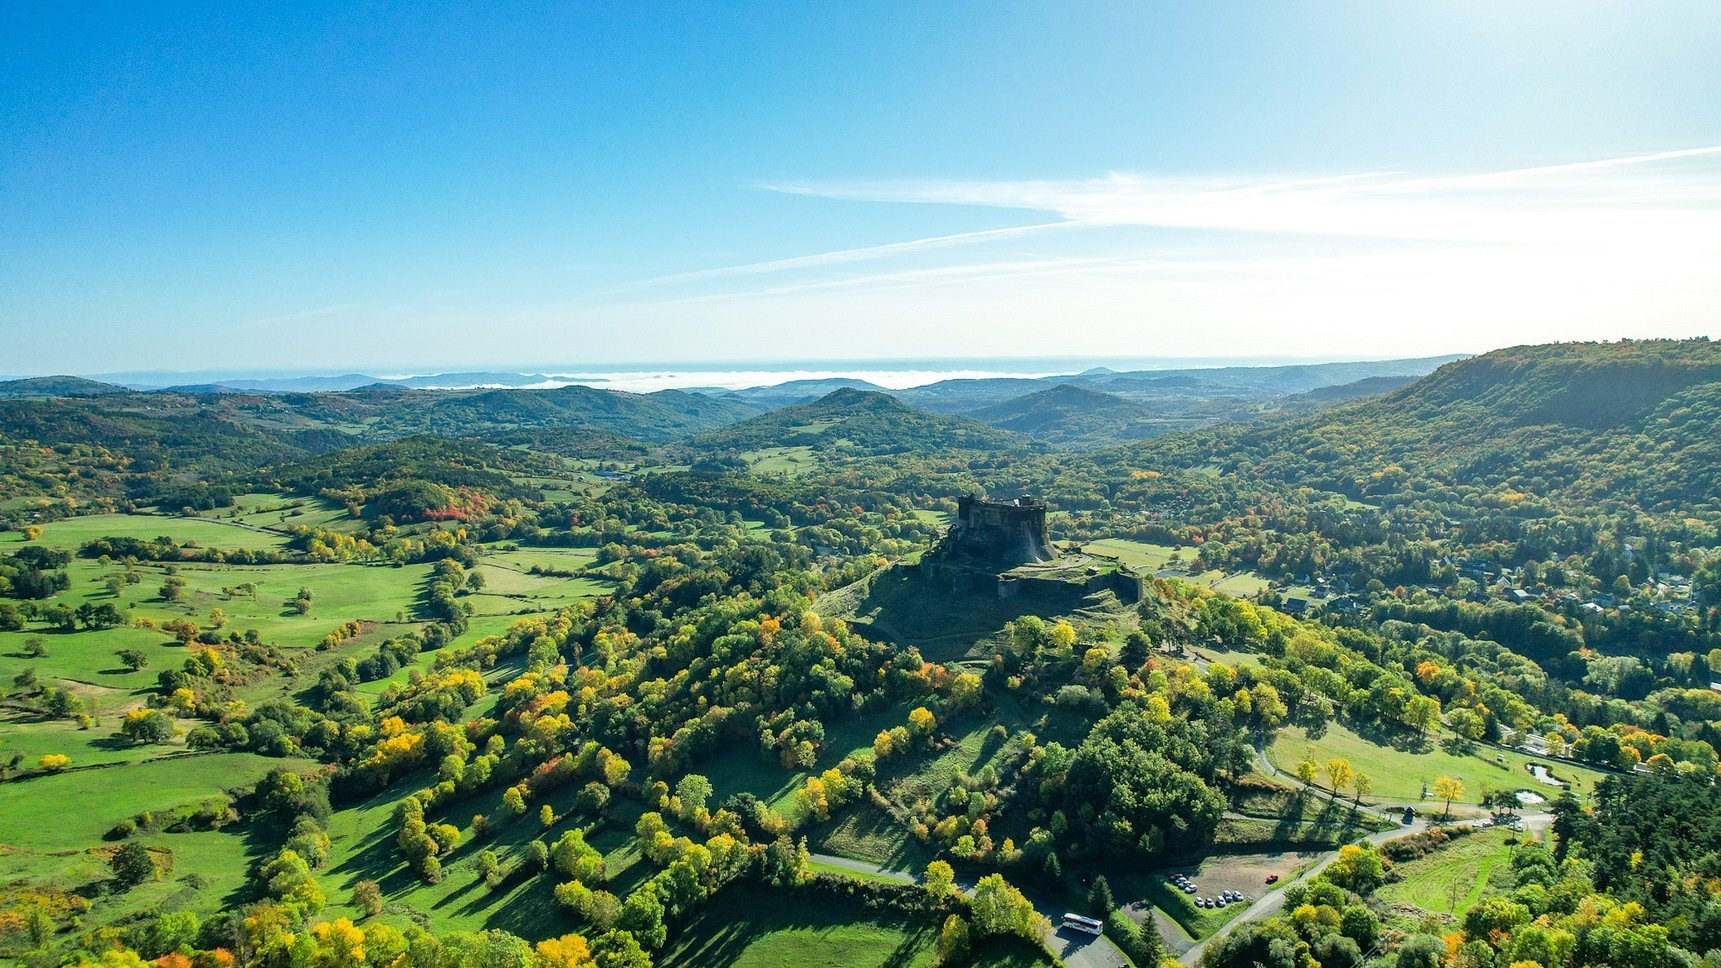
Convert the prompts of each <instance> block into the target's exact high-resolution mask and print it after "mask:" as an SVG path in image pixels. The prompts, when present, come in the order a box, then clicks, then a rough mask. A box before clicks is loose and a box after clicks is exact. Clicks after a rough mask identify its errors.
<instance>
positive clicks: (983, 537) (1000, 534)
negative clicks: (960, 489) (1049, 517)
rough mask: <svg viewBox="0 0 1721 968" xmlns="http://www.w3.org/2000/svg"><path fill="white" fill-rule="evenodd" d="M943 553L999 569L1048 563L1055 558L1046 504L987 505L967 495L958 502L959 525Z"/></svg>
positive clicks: (1023, 501) (952, 530)
mask: <svg viewBox="0 0 1721 968" xmlns="http://www.w3.org/2000/svg"><path fill="white" fill-rule="evenodd" d="M943 550H944V551H945V552H946V553H947V554H949V553H954V554H956V555H960V556H963V557H967V558H974V559H979V560H982V561H987V562H993V563H997V564H1000V565H1020V564H1028V563H1032V562H1040V561H1045V560H1047V559H1048V558H1051V557H1053V554H1052V550H1051V542H1050V541H1049V540H1047V538H1046V502H1044V501H1039V500H1035V499H1034V498H1028V497H1021V498H1017V499H1016V500H1014V501H988V500H985V499H983V498H979V497H976V496H974V495H972V494H965V495H963V496H962V497H960V498H957V500H956V523H955V524H953V525H951V527H950V531H949V532H948V533H947V534H945V536H944V548H943Z"/></svg>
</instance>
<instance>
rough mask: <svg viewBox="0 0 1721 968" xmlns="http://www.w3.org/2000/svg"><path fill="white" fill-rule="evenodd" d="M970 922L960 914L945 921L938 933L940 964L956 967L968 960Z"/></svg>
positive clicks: (953, 915)
mask: <svg viewBox="0 0 1721 968" xmlns="http://www.w3.org/2000/svg"><path fill="white" fill-rule="evenodd" d="M968 951H969V940H968V922H967V921H964V920H962V916H961V915H959V914H952V915H950V916H949V917H947V918H945V919H944V927H943V928H942V929H940V930H939V932H938V963H939V964H941V965H956V964H961V963H962V962H964V961H967V960H968Z"/></svg>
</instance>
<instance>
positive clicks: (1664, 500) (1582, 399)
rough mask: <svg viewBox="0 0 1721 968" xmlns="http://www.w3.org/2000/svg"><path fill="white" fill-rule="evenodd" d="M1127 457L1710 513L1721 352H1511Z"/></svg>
mask: <svg viewBox="0 0 1721 968" xmlns="http://www.w3.org/2000/svg"><path fill="white" fill-rule="evenodd" d="M1136 453H1137V456H1139V458H1140V459H1142V460H1147V461H1156V462H1160V463H1164V464H1169V465H1172V466H1185V467H1199V466H1210V467H1217V468H1218V469H1219V470H1221V471H1224V472H1229V473H1236V474H1239V475H1242V476H1245V477H1255V478H1260V479H1266V480H1274V481H1279V482H1282V483H1287V484H1290V483H1296V484H1306V485H1308V486H1312V487H1316V488H1321V489H1325V490H1332V491H1337V492H1340V493H1344V494H1348V495H1351V496H1353V497H1357V498H1361V499H1365V500H1374V499H1380V498H1384V497H1389V496H1390V497H1392V498H1393V499H1394V500H1406V501H1407V500H1415V499H1416V498H1417V495H1419V494H1430V493H1435V492H1442V493H1446V494H1450V493H1453V492H1454V491H1455V490H1457V489H1466V490H1469V491H1473V492H1474V493H1475V494H1476V495H1477V496H1478V498H1479V499H1488V500H1497V501H1504V502H1524V501H1529V500H1535V499H1546V500H1549V501H1553V502H1556V503H1566V504H1581V505H1586V506H1596V505H1625V504H1636V505H1638V506H1640V507H1642V508H1644V509H1646V510H1656V511H1669V510H1680V509H1684V510H1688V511H1692V512H1697V511H1704V512H1709V513H1714V512H1718V511H1721V470H1718V468H1721V344H1717V343H1713V342H1710V341H1709V340H1706V339H1700V340H1678V341H1676V340H1651V341H1630V342H1620V343H1561V344H1551V345H1544V346H1521V347H1514V348H1511V349H1504V350H1498V351H1496V352H1492V353H1488V354H1486V355H1483V356H1478V357H1474V358H1471V359H1467V360H1462V361H1459V362H1455V363H1449V364H1447V365H1445V366H1443V367H1441V368H1440V369H1439V370H1437V371H1436V372H1434V373H1433V374H1431V375H1430V376H1427V377H1424V378H1423V379H1421V380H1418V381H1416V382H1415V383H1412V384H1410V385H1409V386H1406V387H1404V388H1402V389H1399V390H1396V391H1393V392H1391V393H1388V394H1386V395H1384V396H1378V397H1371V398H1369V399H1366V400H1362V401H1359V402H1356V403H1352V404H1347V405H1345V406H1340V407H1335V408H1332V409H1329V410H1325V411H1322V412H1320V413H1318V414H1315V415H1313V416H1309V417H1304V418H1300V419H1294V420H1290V421H1285V422H1282V423H1272V424H1267V423H1255V424H1232V425H1222V426H1217V427H1212V428H1208V429H1205V430H1202V431H1199V432H1195V433H1190V434H1182V435H1178V436H1176V437H1174V438H1164V439H1161V440H1155V441H1152V442H1150V443H1148V444H1144V445H1139V450H1138V451H1137V452H1136Z"/></svg>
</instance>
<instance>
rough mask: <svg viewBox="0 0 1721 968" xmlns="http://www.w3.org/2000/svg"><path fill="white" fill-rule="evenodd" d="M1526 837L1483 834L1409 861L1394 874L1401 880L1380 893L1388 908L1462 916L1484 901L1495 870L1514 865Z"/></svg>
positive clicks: (1398, 867)
mask: <svg viewBox="0 0 1721 968" xmlns="http://www.w3.org/2000/svg"><path fill="white" fill-rule="evenodd" d="M1523 839H1524V838H1523V835H1522V834H1517V835H1514V834H1512V833H1511V832H1509V831H1503V830H1484V831H1482V832H1480V833H1476V834H1472V835H1470V836H1468V837H1460V838H1458V839H1457V840H1454V841H1451V842H1449V843H1447V844H1446V845H1445V846H1443V847H1441V848H1440V849H1439V850H1436V851H1434V852H1432V853H1430V854H1428V855H1427V856H1425V857H1418V858H1417V859H1416V860H1412V861H1406V862H1404V863H1402V864H1399V865H1397V866H1396V867H1395V868H1394V870H1395V871H1396V872H1397V874H1398V877H1399V879H1398V880H1396V881H1394V882H1393V883H1391V884H1388V885H1386V886H1385V887H1382V888H1381V889H1380V899H1381V900H1382V901H1385V902H1387V903H1389V904H1414V905H1416V906H1417V907H1419V908H1422V909H1423V910H1424V911H1431V912H1433V913H1435V914H1457V915H1462V914H1463V913H1464V912H1465V911H1468V910H1469V909H1470V908H1471V907H1472V906H1474V905H1475V903H1476V902H1477V901H1478V900H1480V899H1481V897H1482V889H1483V888H1484V887H1486V886H1487V885H1488V879H1489V877H1490V876H1491V875H1492V874H1493V872H1494V871H1495V870H1500V871H1505V870H1507V869H1508V866H1509V865H1510V863H1511V857H1512V849H1513V844H1511V843H1508V841H1509V840H1516V841H1517V842H1519V843H1521V842H1523Z"/></svg>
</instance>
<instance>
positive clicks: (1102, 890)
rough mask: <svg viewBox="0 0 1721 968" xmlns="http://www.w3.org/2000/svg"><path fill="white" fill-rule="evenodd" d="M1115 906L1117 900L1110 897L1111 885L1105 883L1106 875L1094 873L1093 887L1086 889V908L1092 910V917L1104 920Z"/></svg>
mask: <svg viewBox="0 0 1721 968" xmlns="http://www.w3.org/2000/svg"><path fill="white" fill-rule="evenodd" d="M1116 907H1117V902H1116V901H1114V900H1113V899H1112V896H1111V885H1110V884H1108V883H1106V876H1105V875H1104V874H1099V875H1096V876H1095V877H1094V884H1093V887H1091V888H1089V889H1088V910H1089V911H1091V912H1093V916H1094V917H1096V918H1100V919H1101V920H1104V919H1105V916H1106V915H1108V914H1110V913H1111V912H1112V910H1113V909H1114V908H1116Z"/></svg>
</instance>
